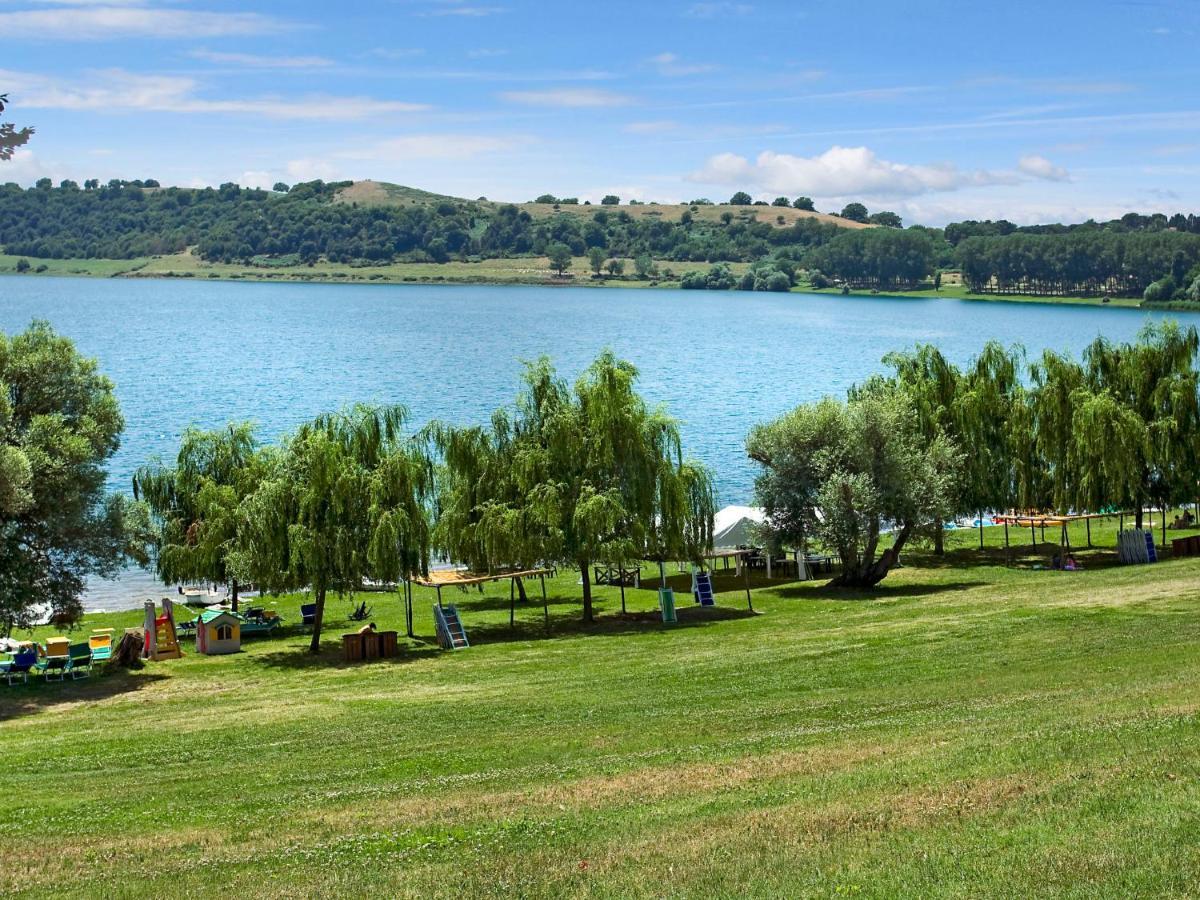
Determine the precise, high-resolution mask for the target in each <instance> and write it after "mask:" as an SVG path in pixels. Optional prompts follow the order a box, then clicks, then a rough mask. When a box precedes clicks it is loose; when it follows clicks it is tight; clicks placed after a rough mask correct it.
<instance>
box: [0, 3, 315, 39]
mask: <svg viewBox="0 0 1200 900" xmlns="http://www.w3.org/2000/svg"><path fill="white" fill-rule="evenodd" d="M292 27H294V26H292V25H290V24H289V23H287V22H284V21H282V20H280V19H276V18H274V17H271V16H264V15H261V14H259V13H249V12H231V13H225V12H206V11H201V10H186V9H154V8H150V7H144V6H137V5H124V6H122V5H119V4H106V5H94V4H90V3H82V4H76V5H74V6H72V8H69V9H61V8H60V9H23V10H16V11H13V12H0V34H3V35H4V36H5V37H6V38H9V39H11V38H28V39H34V40H63V41H94V40H104V39H106V38H129V37H141V38H208V37H239V36H246V35H257V34H273V33H277V32H280V31H286V30H288V29H290V28H292Z"/></svg>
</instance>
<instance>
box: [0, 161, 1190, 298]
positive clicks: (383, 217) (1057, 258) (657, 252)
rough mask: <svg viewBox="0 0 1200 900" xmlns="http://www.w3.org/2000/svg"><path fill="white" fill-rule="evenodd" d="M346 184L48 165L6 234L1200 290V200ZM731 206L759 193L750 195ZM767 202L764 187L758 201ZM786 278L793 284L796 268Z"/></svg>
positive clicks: (360, 258)
mask: <svg viewBox="0 0 1200 900" xmlns="http://www.w3.org/2000/svg"><path fill="white" fill-rule="evenodd" d="M349 184H350V183H349V182H330V183H326V182H322V181H313V182H305V183H303V184H298V185H293V186H291V187H289V186H288V185H284V184H279V185H276V187H277V188H279V189H281V190H276V191H265V190H258V189H250V188H241V187H239V186H238V185H236V184H224V185H221V186H220V187H219V188H202V189H190V188H162V187H160V186H159V185H158V183H157V182H156V181H154V180H153V179H147V180H144V181H136V182H128V181H119V180H114V181H110V182H108V183H107V184H100V183H99V182H97V181H94V180H92V181H87V182H85V183H84V184H83V185H82V186H80V185H78V184H76V183H75V182H72V181H64V182H62V183H61V184H60V185H59V186H58V187H54V186H53V185H52V184H51V183H50V181H49V180H48V179H42V180H41V181H39V182H38V183H37V185H36V186H35V187H33V188H30V189H27V190H26V189H22V188H20V187H19V186H17V185H15V184H7V185H4V186H2V187H0V245H2V246H3V247H4V248H5V251H6V252H7V253H9V254H11V255H15V256H19V257H22V263H19V268H22V269H23V270H29V269H35V270H36V267H35V266H34V265H32V264H30V263H28V261H27V260H26V258H27V257H28V258H43V259H44V258H56V259H65V258H113V259H129V258H132V257H137V256H153V255H161V254H170V253H176V252H180V251H182V250H184V249H186V248H188V247H192V248H194V250H195V252H196V253H197V254H199V255H200V256H201V257H202V258H203V259H206V260H209V261H214V262H224V263H239V264H246V265H255V266H261V267H265V268H274V267H288V266H304V265H315V264H317V263H318V262H320V261H322V260H325V261H329V262H333V263H341V264H348V265H351V266H356V265H357V266H367V265H379V264H381V263H391V262H433V263H442V262H448V261H451V260H459V261H464V260H465V261H471V260H480V259H488V258H504V257H522V256H548V257H550V258H551V260H552V266H553V268H554V269H555V270H556V271H558V272H559V273H560V274H562V273H564V272H566V271H568V270H569V269H570V268H571V267H572V265H573V261H574V259H577V258H579V257H585V258H587V259H588V265H590V266H591V267H592V268H593V271H596V272H597V273H598V274H599V272H600V270H599V269H597V268H596V265H597V263H596V260H598V261H599V264H600V265H603V266H608V267H609V268H608V270H607V271H608V274H609V275H610V276H614V275H616V274H618V272H617V271H616V268H617V267H623V266H624V260H626V259H632V260H635V261H638V260H641V261H644V263H642V262H639V263H638V264H637V266H636V270H637V274H638V277H640V278H651V279H653V278H656V277H667V276H666V275H665V273H662V272H658V262H657V261H667V262H670V261H689V262H697V261H700V262H708V263H712V264H713V268H712V269H711V270H710V271H707V272H701V273H690V274H688V275H686V276H684V278H683V279H682V286H683V287H685V288H695V289H708V290H714V289H717V290H728V289H733V288H740V289H744V290H786V289H788V288H790V287H792V286H794V285H795V284H796V283H797V279H796V277H795V274H796V272H797V271H798V270H806V271H807V272H808V276H809V281H810V283H812V284H813V285H814V286H816V287H821V286H826V285H832V284H840V285H842V286H844V287H846V288H847V289H871V290H908V289H915V288H918V287H920V286H923V285H928V284H930V283H931V279H932V284H933V285H934V286H935V287H936V286H937V283H938V281H937V273H938V272H940V271H942V270H945V269H957V270H961V271H962V273H963V277H964V280H965V282H966V284H967V285H968V287H969V288H970V289H971V290H973V291H976V292H979V293H997V294H1005V293H1024V294H1037V295H1046V296H1059V295H1076V294H1086V295H1094V296H1099V295H1111V296H1120V297H1134V296H1136V297H1144V298H1145V299H1147V300H1150V301H1167V300H1179V301H1195V302H1200V219H1198V218H1197V217H1196V216H1195V215H1187V216H1185V215H1183V214H1182V213H1178V214H1176V215H1174V216H1171V217H1167V216H1165V215H1152V216H1142V215H1138V214H1134V213H1130V214H1128V215H1126V216H1123V217H1122V218H1120V219H1115V220H1113V221H1111V222H1105V223H1098V222H1086V223H1083V224H1079V225H1039V226H1024V227H1021V226H1016V225H1014V224H1012V223H1011V222H1006V221H1003V220H1001V221H997V222H991V221H988V222H956V223H952V224H951V225H948V226H946V227H945V228H944V229H940V228H927V227H924V226H920V225H915V226H910V227H908V228H901V227H900V226H901V224H902V223H901V221H900V218H899V217H898V216H896V215H895V214H894V213H890V212H886V211H883V212H877V213H874V214H872V213H870V212H869V211H868V210H867V208H866V207H865V206H864V205H863V204H861V203H851V204H847V205H846V206H845V208H843V209H842V211H841V217H842V218H843V219H846V220H848V221H854V222H862V223H867V224H874V225H876V226H879V227H874V228H867V229H858V228H855V229H853V230H852V229H849V228H845V227H840V226H839V225H837V224H836V223H835V222H833V221H826V220H821V219H818V218H813V217H805V218H800V219H797V220H795V221H794V222H791V223H790V224H789V223H788V222H787V219H786V217H785V216H783V215H782V214H780V215H778V216H776V221H774V222H772V221H771V220H770V218H769V217H767V218H766V219H764V220H762V221H760V220H759V219H758V218H757V216H756V215H754V214H752V213H750V212H749V211H744V212H743V211H737V210H735V209H733V208H731V209H727V210H725V211H723V212H722V213H721V215H720V216H719V217H718V218H716V219H713V218H711V217H708V216H702V215H699V212H700V209H701V206H703V205H705V204H707V203H708V201H707V200H704V199H703V198H701V199H698V200H696V201H694V202H693V203H692V204H691V207H690V208H689V209H686V210H684V211H683V212H682V214H681V215H680V217H679V219H678V220H675V221H666V220H664V219H663V218H662V217H661V216H657V215H633V214H631V212H630V211H629V210H628V209H626V208H620V207H619V206H617V205H616V204H615V202H612V201H617V200H618V199H619V198H617V197H615V196H612V197H606V198H605V201H609V202H603V203H601V204H600V205H598V206H597V207H596V208H595V209H594V210H593V211H591V212H590V213H584V214H579V213H578V212H567V211H565V210H563V209H562V206H563V205H566V206H576V203H572V202H570V201H572V200H573V199H574V198H566V199H562V200H560V199H558V198H554V197H552V196H551V195H545V197H544V198H538V199H539V200H542V199H548V200H554V201H555V205H556V206H557V207H558V209H557V210H556V211H552V212H551V214H549V215H540V216H534V215H532V214H531V213H530V212H529V211H527V210H524V209H521V208H519V207H517V206H515V205H512V204H491V203H487V202H486V201H483V200H479V201H466V200H455V199H452V198H444V199H441V200H431V201H429V202H427V203H414V204H409V205H405V206H397V207H388V206H359V205H357V204H355V203H353V202H349V203H348V202H342V201H341V200H339V199H338V196H339V192H340V191H341V190H342V189H343V188H345V187H347V186H348V185H349ZM731 201H732V202H731V206H732V207H741V206H747V205H753V201H751V200H750V197H749V195H748V194H745V193H744V192H739V193H738V194H735V195H734V197H733V198H731ZM760 202H761V203H763V205H766V204H765V201H760ZM773 205H776V206H781V207H782V206H785V205H790V206H793V207H797V208H800V209H812V201H811V199H810V198H807V197H799V198H796V199H795V200H793V201H790V203H789V201H788V198H786V197H779V198H777V200H776V201H775V202H774V204H773ZM731 262H749V263H752V264H754V266H755V274H754V275H752V276H750V277H738V278H734V277H733V276H732V275H730V272H729V269H728V267H727V266H724V265H723V264H726V263H731ZM784 276H786V277H787V282H788V283H787V285H786V286H785V284H784Z"/></svg>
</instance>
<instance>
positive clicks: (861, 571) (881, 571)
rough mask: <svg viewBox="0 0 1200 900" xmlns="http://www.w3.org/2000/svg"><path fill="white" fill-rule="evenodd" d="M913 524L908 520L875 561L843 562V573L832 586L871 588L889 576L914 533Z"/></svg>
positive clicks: (831, 583)
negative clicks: (850, 563) (894, 539)
mask: <svg viewBox="0 0 1200 900" xmlns="http://www.w3.org/2000/svg"><path fill="white" fill-rule="evenodd" d="M912 530H913V526H912V523H911V522H906V523H905V524H904V525H903V526H902V527H901V529H900V530H899V531H898V532H897V533H896V541H895V543H893V544H892V546H890V547H888V548H887V549H886V550H884V551H883V552H882V553H881V554H879V559H877V560H875V561H874V562H866V561H864V562H862V563H861V564H860V565H858V566H847V565H845V564H844V563H843V565H842V574H841V575H839V576H838V577H837V578H834V579H833V580H832V581H830V582H829V586H830V587H851V588H869V587H874V586H875V585H877V584H879V582H881V581H883V579H884V578H886V577H887V573H888V572H889V571H890V570H891V568H892V566H894V565H896V561H897V560H898V559H899V558H900V551H901V550H903V549H904V545H905V544H906V543H907V542H908V539H909V537H910V536H911V535H912Z"/></svg>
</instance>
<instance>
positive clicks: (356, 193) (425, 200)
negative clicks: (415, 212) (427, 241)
mask: <svg viewBox="0 0 1200 900" xmlns="http://www.w3.org/2000/svg"><path fill="white" fill-rule="evenodd" d="M333 201H334V202H335V203H357V204H358V205H359V206H421V205H430V204H435V203H444V202H449V203H469V202H470V201H468V200H466V199H464V198H462V197H451V196H449V195H448V194H435V193H433V192H432V191H423V190H421V189H420V188H414V187H407V186H406V185H403V184H391V183H390V182H387V181H371V180H370V179H368V180H366V181H355V182H354V183H353V184H350V185H347V186H346V187H343V188H341V189H340V190H338V192H337V193H336V194H334V196H333Z"/></svg>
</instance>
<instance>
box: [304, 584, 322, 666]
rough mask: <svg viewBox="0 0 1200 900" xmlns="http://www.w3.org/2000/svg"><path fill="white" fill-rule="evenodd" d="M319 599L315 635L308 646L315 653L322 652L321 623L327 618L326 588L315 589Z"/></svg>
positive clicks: (314, 621) (314, 624) (314, 614)
mask: <svg viewBox="0 0 1200 900" xmlns="http://www.w3.org/2000/svg"><path fill="white" fill-rule="evenodd" d="M315 592H316V599H317V603H316V606H317V609H316V611H315V612H314V613H313V634H312V642H311V643H310V644H309V645H308V649H309V650H310V651H311V652H313V653H320V652H321V621H322V620H323V619H324V618H325V588H324V587H318V588H316V589H315Z"/></svg>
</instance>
